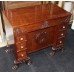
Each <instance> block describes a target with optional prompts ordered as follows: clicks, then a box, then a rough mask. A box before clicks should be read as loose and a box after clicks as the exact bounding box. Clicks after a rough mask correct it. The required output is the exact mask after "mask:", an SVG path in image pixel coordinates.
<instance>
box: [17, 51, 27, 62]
mask: <svg viewBox="0 0 74 74" xmlns="http://www.w3.org/2000/svg"><path fill="white" fill-rule="evenodd" d="M26 58H27V54H26V51H21V52H18V53H17V59H18V61H20V60H24V59H26Z"/></svg>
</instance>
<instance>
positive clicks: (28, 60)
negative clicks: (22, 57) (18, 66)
mask: <svg viewBox="0 0 74 74" xmlns="http://www.w3.org/2000/svg"><path fill="white" fill-rule="evenodd" d="M25 63H26V64H27V65H31V63H32V62H31V60H30V57H28V58H27V60H26V61H25Z"/></svg>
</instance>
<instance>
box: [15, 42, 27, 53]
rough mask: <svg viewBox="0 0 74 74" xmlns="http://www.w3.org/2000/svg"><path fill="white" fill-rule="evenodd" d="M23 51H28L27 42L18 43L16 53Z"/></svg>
mask: <svg viewBox="0 0 74 74" xmlns="http://www.w3.org/2000/svg"><path fill="white" fill-rule="evenodd" d="M22 50H25V51H26V50H27V47H26V43H25V42H23V43H17V44H16V51H17V52H20V51H22Z"/></svg>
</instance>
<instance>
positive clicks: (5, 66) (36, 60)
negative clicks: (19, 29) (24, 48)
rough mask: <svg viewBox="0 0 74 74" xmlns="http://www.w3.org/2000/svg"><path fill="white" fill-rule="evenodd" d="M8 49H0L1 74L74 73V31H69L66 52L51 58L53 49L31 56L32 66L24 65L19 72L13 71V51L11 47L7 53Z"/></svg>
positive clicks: (12, 46) (58, 53)
mask: <svg viewBox="0 0 74 74" xmlns="http://www.w3.org/2000/svg"><path fill="white" fill-rule="evenodd" d="M5 49H7V48H6V47H3V48H0V71H1V72H73V71H74V31H73V30H69V32H68V35H67V38H66V42H65V47H64V52H61V51H59V52H57V53H56V54H55V56H50V55H49V53H50V52H51V47H49V48H46V49H43V50H41V51H38V52H35V53H32V54H30V55H29V56H30V57H31V61H32V64H31V65H26V64H25V63H22V64H21V65H20V67H19V68H18V69H17V70H12V66H13V60H14V55H13V52H12V51H13V49H14V45H11V46H10V47H9V48H8V49H9V52H8V53H6V52H5Z"/></svg>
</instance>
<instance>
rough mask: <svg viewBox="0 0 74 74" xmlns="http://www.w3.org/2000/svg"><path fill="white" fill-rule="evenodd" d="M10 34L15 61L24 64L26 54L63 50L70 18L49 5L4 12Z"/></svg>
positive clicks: (58, 8) (60, 10)
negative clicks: (44, 50) (11, 35)
mask: <svg viewBox="0 0 74 74" xmlns="http://www.w3.org/2000/svg"><path fill="white" fill-rule="evenodd" d="M4 13H5V15H6V17H7V18H8V20H9V22H10V23H11V25H12V27H13V31H14V40H15V52H16V53H15V55H16V60H17V61H21V60H26V59H27V56H28V54H29V53H32V52H35V51H38V50H40V49H43V48H46V47H48V46H52V50H57V49H58V48H59V47H63V46H64V40H65V37H66V34H67V30H68V24H69V20H70V17H71V14H70V13H69V12H67V11H65V10H63V9H62V8H60V7H58V6H56V5H53V4H51V3H49V4H42V5H35V6H30V7H25V8H18V9H10V10H5V11H4Z"/></svg>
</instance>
